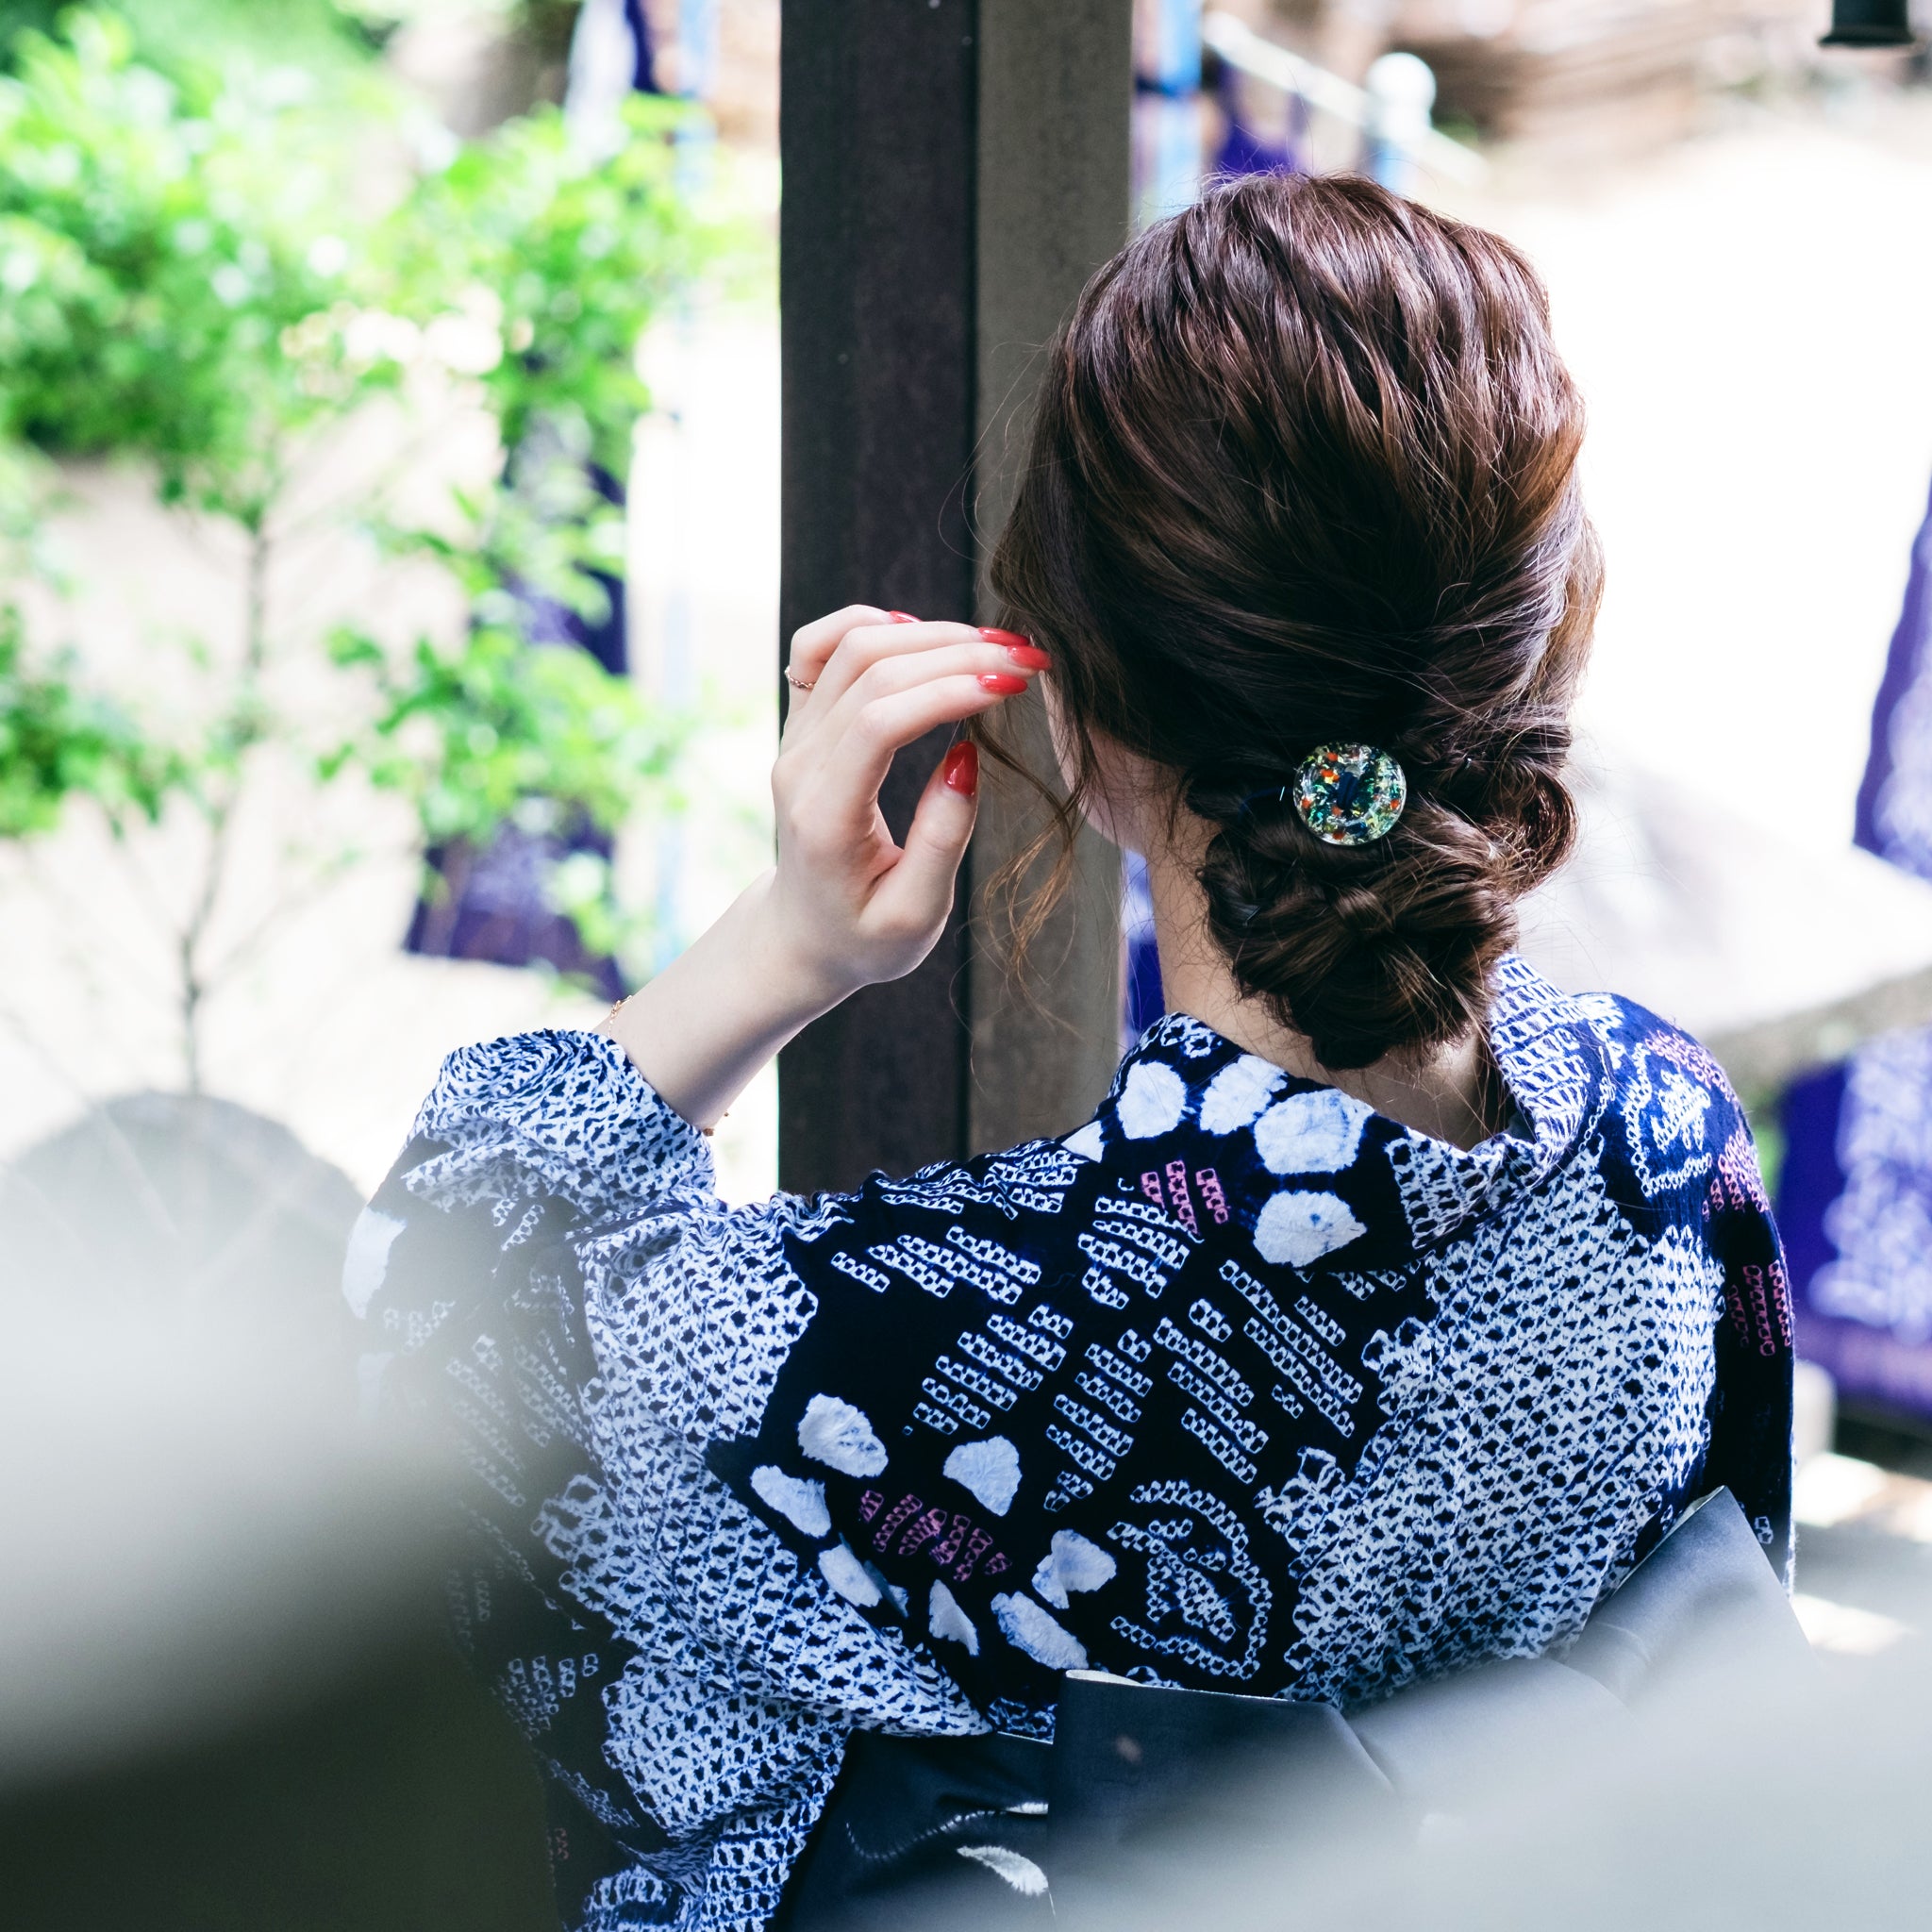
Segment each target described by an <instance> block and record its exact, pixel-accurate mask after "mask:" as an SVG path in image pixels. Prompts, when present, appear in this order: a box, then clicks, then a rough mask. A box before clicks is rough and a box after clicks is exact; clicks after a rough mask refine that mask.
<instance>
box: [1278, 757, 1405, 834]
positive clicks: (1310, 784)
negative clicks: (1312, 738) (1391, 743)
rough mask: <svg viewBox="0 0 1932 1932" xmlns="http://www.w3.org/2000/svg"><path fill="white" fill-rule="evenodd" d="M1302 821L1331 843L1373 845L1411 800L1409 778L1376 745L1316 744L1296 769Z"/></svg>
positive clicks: (1297, 804)
mask: <svg viewBox="0 0 1932 1932" xmlns="http://www.w3.org/2000/svg"><path fill="white" fill-rule="evenodd" d="M1293 795H1294V806H1295V809H1296V810H1297V811H1298V812H1300V813H1301V815H1302V823H1303V824H1306V825H1307V828H1308V830H1309V831H1311V832H1312V833H1314V835H1315V837H1316V838H1318V839H1323V840H1325V841H1327V842H1328V843H1329V844H1330V845H1373V844H1374V842H1375V841H1376V840H1377V839H1384V838H1387V837H1388V835H1389V833H1390V832H1391V830H1392V829H1393V827H1394V824H1395V821H1396V820H1397V819H1399V818H1400V817H1401V816H1402V808H1403V807H1404V806H1405V805H1407V802H1408V780H1407V778H1405V777H1404V776H1403V774H1402V767H1401V766H1400V765H1398V764H1397V763H1396V762H1395V760H1394V759H1393V758H1391V757H1390V756H1389V754H1388V753H1387V752H1386V751H1377V750H1376V749H1375V747H1374V745H1373V744H1322V745H1317V746H1316V747H1315V749H1314V750H1313V751H1311V752H1310V753H1309V754H1308V755H1307V758H1304V759H1303V760H1302V762H1301V765H1300V768H1299V769H1298V770H1297V771H1296V773H1295V774H1294V786H1293Z"/></svg>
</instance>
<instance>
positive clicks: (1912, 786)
mask: <svg viewBox="0 0 1932 1932" xmlns="http://www.w3.org/2000/svg"><path fill="white" fill-rule="evenodd" d="M1854 839H1855V841H1856V842H1857V844H1859V845H1862V846H1863V847H1864V848H1865V849H1866V850H1867V851H1868V852H1874V853H1876V854H1877V855H1878V857H1879V858H1884V859H1889V860H1890V862H1891V863H1892V864H1893V865H1896V866H1899V867H1901V868H1903V869H1904V870H1905V871H1907V872H1909V873H1915V874H1918V876H1919V877H1921V878H1928V879H1932V509H1928V511H1927V513H1926V517H1925V521H1924V524H1923V525H1921V527H1920V530H1919V534H1918V538H1917V540H1916V541H1915V542H1914V543H1913V545H1912V555H1911V566H1910V571H1909V574H1908V575H1907V582H1906V594H1905V601H1904V605H1903V607H1902V608H1901V610H1900V612H1899V620H1898V625H1897V628H1896V629H1895V630H1894V631H1893V633H1892V638H1891V645H1890V651H1889V652H1888V654H1887V657H1886V665H1885V675H1884V678H1883V680H1882V682H1881V683H1880V685H1879V689H1878V694H1877V698H1876V700H1875V702H1874V705H1873V709H1872V743H1871V750H1870V753H1869V756H1868V758H1867V759H1866V764H1865V773H1864V777H1863V779H1862V781H1861V782H1860V784H1859V787H1858V796H1857V814H1856V819H1855V829H1854ZM1928 1123H1932V1028H1923V1027H1922V1028H1918V1029H1915V1030H1913V1031H1910V1032H1905V1033H1893V1034H1889V1035H1885V1036H1883V1037H1881V1038H1879V1039H1875V1040H1871V1041H1866V1042H1865V1043H1864V1044H1863V1045H1861V1046H1859V1047H1857V1049H1856V1050H1855V1051H1854V1052H1853V1053H1852V1055H1851V1057H1850V1058H1848V1059H1846V1060H1843V1061H1840V1062H1839V1063H1838V1064H1836V1065H1834V1066H1829V1067H1825V1068H1823V1069H1821V1070H1819V1071H1817V1072H1816V1073H1813V1074H1809V1075H1807V1077H1805V1078H1804V1079H1801V1080H1799V1081H1797V1082H1795V1083H1794V1084H1793V1085H1792V1086H1791V1088H1790V1090H1789V1091H1788V1092H1787V1093H1786V1095H1785V1100H1784V1107H1783V1126H1784V1131H1785V1159H1784V1164H1783V1171H1782V1174H1781V1177H1780V1179H1779V1183H1778V1210H1779V1219H1780V1221H1781V1222H1782V1223H1783V1224H1784V1225H1785V1228H1786V1231H1787V1233H1788V1235H1789V1237H1790V1265H1791V1279H1792V1284H1793V1288H1794V1290H1795V1292H1796V1298H1797V1304H1798V1343H1799V1350H1800V1353H1801V1354H1803V1355H1805V1356H1806V1357H1808V1358H1809V1359H1810V1360H1812V1361H1815V1362H1818V1363H1820V1364H1821V1365H1822V1366H1823V1367H1824V1368H1826V1369H1828V1370H1830V1372H1831V1374H1832V1375H1833V1377H1834V1378H1835V1380H1836V1381H1837V1383H1838V1387H1839V1391H1840V1394H1841V1395H1842V1396H1843V1397H1845V1398H1846V1399H1847V1400H1850V1401H1864V1402H1867V1403H1874V1404H1876V1405H1878V1406H1880V1407H1884V1408H1886V1409H1890V1410H1892V1411H1903V1412H1905V1413H1907V1414H1917V1415H1919V1416H1921V1417H1927V1418H1932V1241H1928V1239H1927V1230H1928V1229H1932V1133H1928V1132H1927V1125H1928Z"/></svg>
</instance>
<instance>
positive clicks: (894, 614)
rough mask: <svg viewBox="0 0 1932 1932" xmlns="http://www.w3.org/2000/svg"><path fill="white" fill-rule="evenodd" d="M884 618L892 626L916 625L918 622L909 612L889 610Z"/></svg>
mask: <svg viewBox="0 0 1932 1932" xmlns="http://www.w3.org/2000/svg"><path fill="white" fill-rule="evenodd" d="M886 616H887V618H888V620H889V621H890V622H891V623H893V624H917V623H918V622H919V620H918V618H916V617H914V616H913V614H912V613H911V611H909V610H889V611H887V612H886Z"/></svg>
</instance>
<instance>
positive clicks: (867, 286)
mask: <svg viewBox="0 0 1932 1932" xmlns="http://www.w3.org/2000/svg"><path fill="white" fill-rule="evenodd" d="M1130 12H1131V4H1130V0H1055V4H1054V5H1053V6H1051V7H1043V6H1039V5H1037V4H1034V0H916V4H915V0H842V4H841V5H840V6H838V7H832V6H827V5H824V4H823V0H784V8H783V16H782V33H783V41H782V45H781V53H780V75H781V89H782V92H781V108H780V124H779V129H780V131H779V142H780V152H781V158H782V162H783V168H784V188H785V192H784V203H783V208H782V212H781V215H780V220H779V272H780V290H781V301H782V310H783V375H784V463H783V486H784V516H783V522H784V538H783V541H784V557H783V562H782V569H781V584H780V608H781V616H782V627H783V632H784V638H785V639H789V637H790V635H791V631H792V630H793V629H794V628H795V627H796V626H797V625H800V624H802V623H804V622H806V621H807V620H808V619H809V618H811V617H813V616H816V615H818V614H819V613H821V612H823V611H825V610H830V609H834V608H837V607H838V606H839V605H841V604H844V603H849V602H852V601H854V600H856V599H863V600H869V601H873V602H877V603H883V604H886V605H888V606H891V607H892V608H898V609H904V610H910V611H912V612H914V613H915V614H917V615H919V616H923V617H950V616H958V617H966V616H968V615H969V614H970V613H972V612H974V610H975V609H980V608H984V606H983V589H982V581H981V577H982V566H983V560H984V550H983V546H984V541H985V540H986V539H987V538H988V537H989V536H990V534H991V532H992V531H994V530H996V528H997V523H998V519H999V517H1000V516H1001V515H1002V514H1003V513H1004V508H1005V504H1006V502H1007V500H1008V498H1007V494H1006V491H1007V487H1008V486H1007V477H1006V473H1005V472H1003V471H1002V470H1001V469H1000V468H999V466H998V465H997V464H985V463H980V462H979V461H978V460H977V457H978V453H979V450H980V446H981V437H982V434H984V435H986V437H987V438H988V442H987V445H986V446H987V447H988V448H1001V449H1003V448H1004V446H1005V443H1006V440H1007V437H1008V431H1009V430H1010V429H1011V427H1012V425H1014V423H1015V421H1016V419H1017V415H1018V413H1019V412H1020V411H1022V410H1024V403H1025V399H1026V395H1027V392H1028V378H1029V360H1030V357H1031V355H1032V352H1033V350H1034V349H1035V348H1037V346H1038V345H1039V344H1040V343H1041V342H1042V341H1044V340H1045V338H1046V336H1047V335H1048V334H1049V333H1050V332H1051V329H1052V327H1053V325H1054V324H1055V323H1056V322H1057V321H1058V317H1059V315H1060V314H1061V312H1062V311H1063V310H1064V309H1065V308H1066V307H1067V306H1068V305H1069V304H1070V303H1071V302H1072V300H1073V297H1074V294H1075V293H1076V292H1077V291H1078V289H1079V286H1080V283H1081V282H1082V281H1083V280H1084V279H1085V277H1086V275H1088V274H1089V273H1090V272H1091V269H1092V268H1093V267H1094V266H1096V265H1097V264H1098V262H1100V261H1101V260H1103V259H1105V258H1106V257H1107V256H1108V254H1110V253H1111V252H1112V250H1113V249H1114V248H1115V247H1117V246H1118V245H1119V243H1120V241H1121V239H1122V238H1123V236H1124V230H1125V224H1126V205H1127V177H1126V165H1127V111H1128V101H1129V85H1130V81H1129V51H1128V48H1129V18H1130ZM783 650H784V641H783V640H782V639H781V643H780V652H781V659H780V661H781V663H782V654H783ZM942 749H943V739H940V740H936V741H932V742H927V743H922V744H918V745H914V746H912V747H911V748H910V749H909V750H908V752H907V753H906V754H905V755H904V756H903V757H902V758H900V760H899V762H898V764H897V765H896V766H895V768H894V770H893V773H892V774H891V780H890V781H889V784H888V787H887V791H886V794H885V799H884V806H885V810H886V816H887V819H888V821H889V822H890V823H891V824H892V826H893V828H894V830H895V831H903V829H904V826H905V823H906V820H907V818H908V816H909V814H910V811H911V808H912V805H913V803H914V801H915V800H916V799H917V797H918V794H919V791H920V789H921V787H922V786H923V785H924V782H925V779H926V777H927V775H928V774H929V773H930V771H931V769H932V766H933V764H934V762H935V761H936V760H937V758H939V757H940V755H941V750H942ZM1013 836H1014V834H1013V830H1012V823H1011V820H1010V817H1009V816H1008V815H1007V814H1005V813H1003V812H1002V811H1001V809H1000V808H998V807H994V808H992V809H991V810H990V811H989V813H988V823H987V825H986V827H985V828H984V829H983V831H982V834H981V838H980V841H977V849H976V851H975V856H974V860H973V861H971V864H972V867H973V870H974V876H975V877H977V878H980V879H982V880H983V879H984V878H985V876H986V875H987V874H988V873H989V871H990V870H991V865H993V864H995V863H997V860H998V858H999V856H1000V855H1001V853H1002V852H1003V851H1004V850H1007V849H1009V848H1010V841H1011V838H1012V837H1013ZM1083 857H1084V859H1085V864H1086V869H1087V873H1088V877H1087V879H1086V882H1085V888H1086V889H1085V891H1084V892H1083V894H1082V895H1081V897H1082V904H1083V908H1084V916H1083V917H1082V918H1081V919H1079V920H1078V921H1077V923H1069V922H1068V921H1066V920H1063V921H1062V922H1061V923H1060V925H1059V927H1058V929H1057V932H1056V933H1055V934H1053V935H1049V936H1048V938H1047V941H1046V942H1045V946H1044V957H1046V958H1050V959H1052V960H1054V961H1055V963H1056V966H1057V968H1058V972H1057V974H1056V979H1057V982H1058V984H1057V989H1056V991H1055V993H1054V996H1053V999H1052V1001H1051V1002H1050V1005H1049V1008H1048V1010H1047V1011H1046V1012H1045V1013H1043V1014H1036V1013H1033V1012H1031V1010H1030V1009H1029V1008H1027V1007H1026V1005H1025V1003H1024V1001H1021V1002H1018V1003H1015V1002H1013V1001H1012V999H1011V997H1010V994H1009V993H1008V991H1006V990H1005V989H1004V988H1002V987H1001V985H1000V976H999V974H997V972H996V971H994V970H993V969H992V967H991V960H990V958H989V956H988V954H987V952H986V950H985V949H984V948H983V947H975V945H974V943H973V941H972V940H971V937H970V935H969V932H968V925H967V918H966V911H967V904H968V903H970V899H971V893H970V890H969V891H968V892H967V893H963V894H962V904H961V905H960V906H959V907H958V908H956V910H955V914H954V917H953V920H952V922H951V924H949V925H948V928H947V931H946V934H945V936H944V937H943V938H942V939H941V942H940V944H939V946H938V947H937V948H936V949H935V951H934V954H933V956H932V958H930V959H928V960H927V961H926V963H925V964H924V966H923V967H921V969H920V970H919V971H918V972H917V973H915V974H911V975H910V976H909V977H908V978H907V979H904V980H901V981H899V982H897V983H896V984H894V985H891V986H886V987H874V988H872V989H869V990H868V991H866V992H864V993H861V994H860V995H858V997H857V998H855V999H853V1000H850V1001H848V1002H846V1004H845V1005H844V1006H843V1007H841V1008H840V1009H839V1010H838V1011H837V1012H835V1013H832V1014H829V1015H827V1016H826V1018H824V1020H822V1021H820V1022H819V1023H818V1024H816V1025H814V1026H812V1027H810V1028H808V1030H807V1031H806V1033H804V1034H803V1035H801V1036H800V1038H799V1039H798V1040H797V1041H795V1042H793V1044H792V1045H791V1047H789V1048H788V1049H787V1050H786V1052H785V1053H784V1054H783V1055H782V1056H781V1058H780V1061H779V1150H778V1160H779V1179H780V1182H781V1185H783V1186H784V1187H786V1188H787V1189H791V1190H794V1191H817V1190H821V1189H827V1188H839V1187H849V1186H851V1185H852V1184H853V1183H855V1182H856V1181H858V1179H860V1178H861V1177H862V1176H863V1175H864V1174H867V1173H868V1172H870V1171H871V1170H873V1169H874V1168H883V1169H885V1170H886V1171H888V1172H891V1173H904V1172H906V1171H908V1170H909V1169H910V1168H912V1167H915V1166H918V1165H920V1164H922V1163H924V1162H925V1161H928V1160H934V1159H939V1158H946V1157H958V1156H961V1155H964V1154H966V1153H968V1152H970V1151H973V1150H974V1148H975V1147H976V1146H984V1145H991V1144H994V1143H997V1142H1003V1141H1007V1140H1009V1139H1013V1138H1017V1135H1016V1134H1015V1133H1013V1132H1012V1131H1009V1128H1010V1126H1011V1124H1012V1123H1014V1122H1035V1121H1037V1122H1040V1123H1042V1124H1045V1123H1048V1122H1051V1124H1054V1125H1058V1126H1066V1125H1071V1124H1074V1122H1075V1121H1076V1120H1077V1119H1078V1118H1079V1117H1080V1114H1081V1113H1082V1112H1083V1111H1084V1110H1085V1108H1087V1107H1088V1106H1090V1105H1091V1101H1092V1099H1093V1098H1094V1096H1095V1094H1096V1093H1097V1091H1098V1090H1099V1087H1100V1086H1101V1085H1102V1084H1104V1077H1105V1075H1104V1073H1103V1072H1102V1071H1101V1069H1102V1067H1103V1063H1104V1065H1105V1068H1106V1069H1108V1070H1110V1068H1111V1065H1112V1061H1113V1058H1114V1053H1113V1039H1112V1028H1113V1020H1112V1014H1113V1012H1114V1009H1115V1007H1116V1003H1117V1001H1118V990H1117V969H1116V966H1115V963H1114V956H1115V954H1116V953H1117V951H1118V940H1117V937H1116V935H1115V927H1114V918H1113V900H1114V895H1115V883H1116V881H1117V863H1116V861H1115V860H1114V858H1113V857H1112V855H1111V853H1110V852H1107V851H1105V850H1104V849H1103V850H1093V849H1089V850H1088V851H1087V852H1086V853H1085V854H1084V855H1083ZM1069 1014H1072V1015H1073V1016H1074V1019H1073V1021H1072V1022H1071V1023H1070V1022H1069V1019H1068V1015H1069ZM975 1057H976V1058H977V1060H978V1064H979V1072H980V1077H979V1079H978V1081H977V1083H976V1084H975V1080H974V1060H975Z"/></svg>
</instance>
